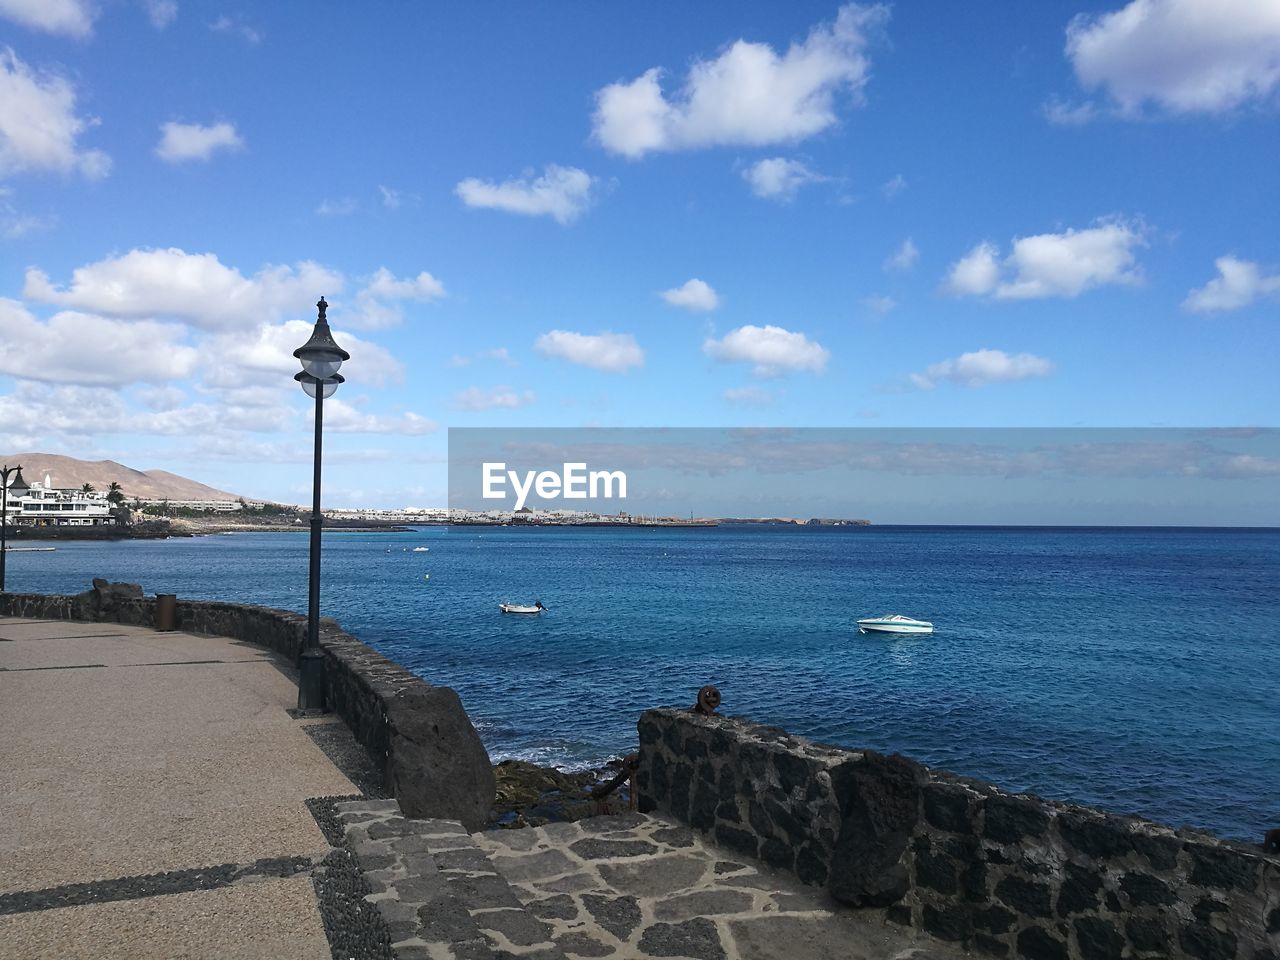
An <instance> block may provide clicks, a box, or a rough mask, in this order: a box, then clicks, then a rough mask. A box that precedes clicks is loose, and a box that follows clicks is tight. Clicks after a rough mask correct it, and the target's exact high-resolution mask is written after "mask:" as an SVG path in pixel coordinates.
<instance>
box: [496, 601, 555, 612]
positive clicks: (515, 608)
mask: <svg viewBox="0 0 1280 960" xmlns="http://www.w3.org/2000/svg"><path fill="white" fill-rule="evenodd" d="M498 609H499V610H501V611H502V612H503V613H541V612H542V611H543V610H545V609H547V608H546V607H544V606H543V605H542V601H541V600H539V601H538V602H537V603H535V604H533V605H532V606H530V605H529V604H527V603H500V604H498Z"/></svg>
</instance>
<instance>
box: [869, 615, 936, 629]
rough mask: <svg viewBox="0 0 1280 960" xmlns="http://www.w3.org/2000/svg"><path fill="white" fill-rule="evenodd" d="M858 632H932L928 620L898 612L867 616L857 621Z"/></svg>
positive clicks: (931, 626) (931, 625)
mask: <svg viewBox="0 0 1280 960" xmlns="http://www.w3.org/2000/svg"><path fill="white" fill-rule="evenodd" d="M858 632H859V633H933V624H932V623H930V622H929V621H928V620H912V619H911V618H910V617H904V616H903V615H902V614H900V613H895V614H891V615H890V616H887V617H868V618H867V619H866V620H859V621H858Z"/></svg>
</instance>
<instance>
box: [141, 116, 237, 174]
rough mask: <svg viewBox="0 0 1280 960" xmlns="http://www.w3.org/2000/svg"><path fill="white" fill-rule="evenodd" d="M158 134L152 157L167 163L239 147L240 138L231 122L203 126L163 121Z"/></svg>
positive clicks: (203, 158) (201, 158)
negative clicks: (159, 134) (160, 133)
mask: <svg viewBox="0 0 1280 960" xmlns="http://www.w3.org/2000/svg"><path fill="white" fill-rule="evenodd" d="M160 129H161V131H162V136H161V138H160V143H159V144H157V145H156V156H157V157H159V158H160V159H161V160H166V161H168V162H169V163H180V162H182V161H183V160H208V159H209V158H210V157H211V156H213V154H214V152H215V151H217V150H240V149H243V147H244V141H243V140H242V139H241V138H240V134H238V133H236V128H235V126H234V125H233V124H230V123H227V122H226V121H225V120H224V121H222V122H221V123H215V124H211V125H210V126H207V127H206V126H203V125H202V124H199V123H174V122H169V123H163V124H161V125H160Z"/></svg>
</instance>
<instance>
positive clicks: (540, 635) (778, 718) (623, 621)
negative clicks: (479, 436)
mask: <svg viewBox="0 0 1280 960" xmlns="http://www.w3.org/2000/svg"><path fill="white" fill-rule="evenodd" d="M45 543H46V544H47V543H49V542H48V541H45ZM52 545H53V546H55V547H56V549H55V550H54V551H53V552H30V553H28V552H23V553H11V554H10V555H9V557H8V581H9V582H8V587H9V589H10V590H12V591H31V592H40V593H77V592H80V591H81V590H84V589H87V588H88V586H89V581H90V580H91V578H93V577H98V576H101V577H106V578H108V579H111V580H124V581H130V582H135V583H141V584H142V585H143V587H144V589H145V590H146V591H147V592H148V593H176V594H178V595H179V596H180V597H188V598H193V599H194V598H199V599H212V600H228V601H237V602H248V603H256V604H263V605H266V606H272V607H281V608H285V609H291V610H297V611H303V612H305V610H306V603H307V536H306V535H305V534H291V533H245V534H231V535H213V536H205V537H197V538H192V539H171V540H163V541H148V540H129V541H118V542H69V541H59V542H56V543H53V544H52ZM420 547H424V548H426V549H425V550H416V549H415V548H420ZM323 556H324V559H323V574H322V582H323V588H322V601H321V609H322V613H323V614H324V615H326V616H331V617H334V618H336V619H337V620H338V621H339V622H340V623H341V624H342V625H343V627H344V628H345V629H346V630H347V631H348V632H350V633H352V634H354V635H355V636H357V637H359V638H360V639H361V640H363V641H365V642H366V643H368V644H370V645H371V646H373V647H374V648H376V649H377V650H379V651H381V652H382V653H383V654H385V655H386V656H388V657H390V658H391V659H393V660H395V661H397V662H399V663H400V664H402V665H404V666H405V667H407V668H409V669H410V670H412V671H414V672H415V673H417V674H419V675H420V676H422V677H423V678H424V679H426V680H427V681H429V682H431V683H433V684H441V685H447V686H450V687H453V688H454V689H456V690H457V691H458V693H459V694H460V695H461V697H462V701H463V703H464V704H465V706H466V709H467V711H468V713H469V714H470V715H471V717H472V719H473V721H474V723H475V725H476V728H477V730H478V731H479V733H480V735H481V737H482V738H483V740H484V742H485V745H486V746H487V747H488V749H489V751H490V754H491V756H492V757H493V758H494V759H495V760H499V759H504V758H509V757H514V758H522V759H526V760H531V761H534V762H537V763H540V764H544V765H556V766H560V767H563V768H582V767H589V766H595V765H598V764H600V763H601V762H602V761H604V760H606V759H607V758H610V757H614V756H618V755H620V754H624V753H627V752H629V751H631V750H633V749H635V747H636V720H637V718H638V717H639V715H640V714H641V713H642V712H643V711H644V710H646V709H648V708H651V707H658V706H675V707H687V706H690V705H692V704H693V702H694V700H695V698H696V695H697V691H698V688H699V687H701V686H702V685H704V684H708V683H710V684H714V685H716V686H717V687H719V688H720V691H721V694H722V697H723V704H722V706H721V709H720V712H721V713H726V714H730V715H735V716H742V717H746V718H749V719H751V720H753V721H757V722H760V723H765V724H771V725H776V726H780V727H783V728H785V729H786V730H787V731H789V732H791V733H795V734H799V735H802V736H805V737H809V738H811V739H813V740H816V741H819V742H823V743H829V744H838V745H843V746H850V747H868V748H872V749H875V750H879V751H883V752H900V753H903V754H905V755H907V756H909V757H912V758H914V759H916V760H920V761H922V762H924V763H926V764H929V765H930V766H933V767H937V768H942V769H946V770H950V771H953V772H956V773H960V774H965V775H968V776H973V777H978V778H981V779H984V780H989V781H992V782H994V783H996V784H998V785H1000V786H1001V787H1004V788H1006V789H1009V790H1013V791H1019V792H1031V793H1036V794H1039V795H1041V796H1044V797H1049V798H1054V799H1060V800H1065V801H1071V802H1076V803H1083V804H1088V805H1093V806H1099V807H1103V808H1106V809H1109V810H1112V811H1116V812H1121V813H1131V814H1137V815H1140V816H1144V817H1148V818H1151V819H1154V820H1157V821H1160V822H1164V823H1167V824H1170V825H1173V826H1192V827H1196V828H1199V829H1206V830H1210V831H1213V832H1216V833H1217V834H1219V835H1221V836H1224V837H1231V838H1236V839H1244V840H1251V841H1254V842H1258V841H1260V840H1261V836H1262V833H1263V831H1264V830H1265V829H1268V828H1271V827H1275V826H1277V825H1280V707H1278V703H1280V701H1278V695H1277V690H1278V689H1280V688H1278V687H1277V680H1278V678H1280V530H1277V529H1261V530H1260V529H1252V530H1245V529H1190V528H1160V529H1141V528H1105V529H1103V528H1079V527H1073V528H1031V527H1016V528H996V527H890V526H871V527H857V528H855V527H795V526H719V527H709V528H631V529H622V530H619V529H610V528H574V527H526V528H520V527H515V528H512V527H455V528H449V529H446V528H442V527H424V528H419V529H414V530H412V531H410V532H406V533H355V532H351V533H347V532H336V531H334V532H328V533H326V534H325V536H324V555H323ZM535 600H541V601H542V602H543V604H544V605H545V606H546V607H547V611H546V612H545V613H543V614H541V615H539V616H536V617H528V616H517V615H504V614H503V613H501V612H500V611H499V610H498V603H500V602H503V601H513V602H527V603H532V602H533V601H535ZM892 613H901V614H905V615H907V616H911V617H915V618H918V619H924V620H931V621H933V622H934V624H935V627H936V630H935V632H934V633H933V634H932V635H929V636H886V635H876V634H866V635H863V634H860V633H859V632H858V630H857V627H856V626H855V621H856V620H858V619H859V618H863V617H868V616H877V615H882V614H892Z"/></svg>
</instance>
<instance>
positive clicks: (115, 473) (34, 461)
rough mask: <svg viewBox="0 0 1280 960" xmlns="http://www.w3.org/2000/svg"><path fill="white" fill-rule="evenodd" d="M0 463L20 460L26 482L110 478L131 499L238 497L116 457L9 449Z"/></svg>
mask: <svg viewBox="0 0 1280 960" xmlns="http://www.w3.org/2000/svg"><path fill="white" fill-rule="evenodd" d="M0 463H6V464H9V465H10V466H15V465H17V464H22V476H23V478H24V479H25V480H26V481H27V482H28V483H34V482H35V481H37V480H39V481H41V482H43V481H44V478H45V475H46V474H48V475H49V476H50V478H51V479H52V480H53V485H54V486H55V487H59V488H62V489H68V488H76V487H82V486H84V484H86V483H91V484H93V485H94V487H95V488H96V489H98V490H106V489H107V486H108V485H109V484H111V482H112V481H114V482H116V483H118V484H120V486H121V488H122V489H123V490H124V495H125V497H127V498H128V499H130V500H132V499H133V498H134V497H138V498H140V499H142V500H239V499H240V495H239V494H235V493H228V492H227V491H225V490H219V489H217V488H216V487H211V486H209V485H208V484H204V483H200V482H199V481H198V480H191V479H189V478H187V477H184V476H181V475H180V474H176V473H173V472H171V471H169V470H159V469H156V470H139V469H137V468H136V467H130V466H128V465H126V464H123V463H120V462H119V461H117V460H78V459H76V458H75V457H67V456H63V455H61V454H56V453H38V452H29V453H12V454H6V455H4V456H0Z"/></svg>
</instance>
